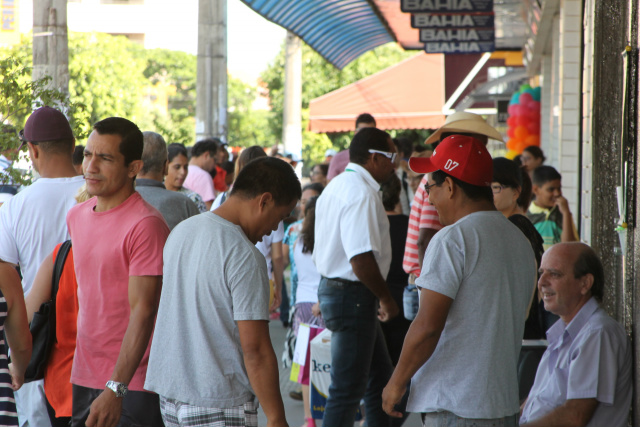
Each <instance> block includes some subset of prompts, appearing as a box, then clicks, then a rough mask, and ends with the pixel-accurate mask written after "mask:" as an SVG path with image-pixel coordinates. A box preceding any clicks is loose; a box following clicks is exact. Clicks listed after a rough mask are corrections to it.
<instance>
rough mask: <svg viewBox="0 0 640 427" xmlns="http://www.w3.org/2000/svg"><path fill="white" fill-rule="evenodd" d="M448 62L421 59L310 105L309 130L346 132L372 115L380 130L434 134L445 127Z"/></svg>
mask: <svg viewBox="0 0 640 427" xmlns="http://www.w3.org/2000/svg"><path fill="white" fill-rule="evenodd" d="M444 87H445V84H444V56H443V55H428V54H426V53H419V54H417V55H416V56H413V57H411V58H409V59H406V60H405V61H403V62H400V63H399V64H396V65H394V66H392V67H389V68H387V69H385V70H382V71H380V72H378V73H376V74H374V75H372V76H369V77H367V78H364V79H362V80H360V81H357V82H355V83H352V84H350V85H349V86H345V87H343V88H340V89H337V90H335V91H333V92H329V93H327V94H326V95H323V96H321V97H318V98H315V99H313V100H311V102H310V103H309V130H311V131H312V132H317V133H326V132H348V131H352V130H353V129H354V126H355V120H356V117H357V116H358V115H359V114H361V113H369V114H371V115H373V117H375V119H376V122H377V126H378V128H380V129H432V128H438V127H440V126H441V125H442V124H443V123H444V119H445V117H444V115H443V114H442V106H443V105H444V102H445V93H444Z"/></svg>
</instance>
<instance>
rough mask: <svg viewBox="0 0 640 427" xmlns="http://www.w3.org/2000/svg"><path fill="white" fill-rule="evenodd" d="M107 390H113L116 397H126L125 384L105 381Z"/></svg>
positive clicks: (126, 389)
mask: <svg viewBox="0 0 640 427" xmlns="http://www.w3.org/2000/svg"><path fill="white" fill-rule="evenodd" d="M107 388H110V389H111V390H113V392H114V393H115V394H116V397H125V396H126V395H127V391H129V389H128V388H127V385H126V384H125V383H119V382H115V381H107Z"/></svg>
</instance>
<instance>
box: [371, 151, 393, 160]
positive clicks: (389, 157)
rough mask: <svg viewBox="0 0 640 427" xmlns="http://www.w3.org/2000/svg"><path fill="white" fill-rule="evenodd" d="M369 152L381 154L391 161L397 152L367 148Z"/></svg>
mask: <svg viewBox="0 0 640 427" xmlns="http://www.w3.org/2000/svg"><path fill="white" fill-rule="evenodd" d="M369 152H370V153H371V154H382V155H383V156H385V157H386V158H387V159H389V160H391V163H393V162H395V161H396V154H397V153H389V152H388V151H380V150H369Z"/></svg>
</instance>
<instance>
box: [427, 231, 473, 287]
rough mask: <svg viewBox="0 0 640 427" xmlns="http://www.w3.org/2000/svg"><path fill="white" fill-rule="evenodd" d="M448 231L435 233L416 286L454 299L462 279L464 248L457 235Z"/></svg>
mask: <svg viewBox="0 0 640 427" xmlns="http://www.w3.org/2000/svg"><path fill="white" fill-rule="evenodd" d="M448 231H449V232H448ZM450 231H452V230H446V229H444V230H442V231H440V232H438V233H436V235H435V236H434V237H433V239H432V240H431V242H430V243H429V246H428V247H427V251H426V253H425V254H424V260H423V262H422V271H421V272H420V277H418V278H417V279H416V285H417V286H420V287H421V288H424V289H429V290H431V291H434V292H438V293H439V294H442V295H445V296H447V297H449V298H451V299H455V298H456V295H457V294H458V290H459V289H460V285H461V283H462V280H463V278H464V248H463V246H462V240H461V239H460V236H459V234H458V233H452V232H450Z"/></svg>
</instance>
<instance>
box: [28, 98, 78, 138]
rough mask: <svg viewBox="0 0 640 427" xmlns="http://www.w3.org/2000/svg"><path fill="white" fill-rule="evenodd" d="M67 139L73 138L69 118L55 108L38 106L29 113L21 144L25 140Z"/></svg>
mask: <svg viewBox="0 0 640 427" xmlns="http://www.w3.org/2000/svg"><path fill="white" fill-rule="evenodd" d="M69 139H74V138H73V132H72V131H71V126H70V125H69V120H67V118H66V117H65V115H64V114H62V112H60V111H59V110H56V109H55V108H51V107H47V106H44V107H40V108H38V109H37V110H35V111H34V112H33V113H31V115H30V116H29V118H28V119H27V123H26V124H25V125H24V131H23V145H24V142H25V141H29V142H34V143H38V142H45V141H58V140H69ZM21 147H22V146H21Z"/></svg>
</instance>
